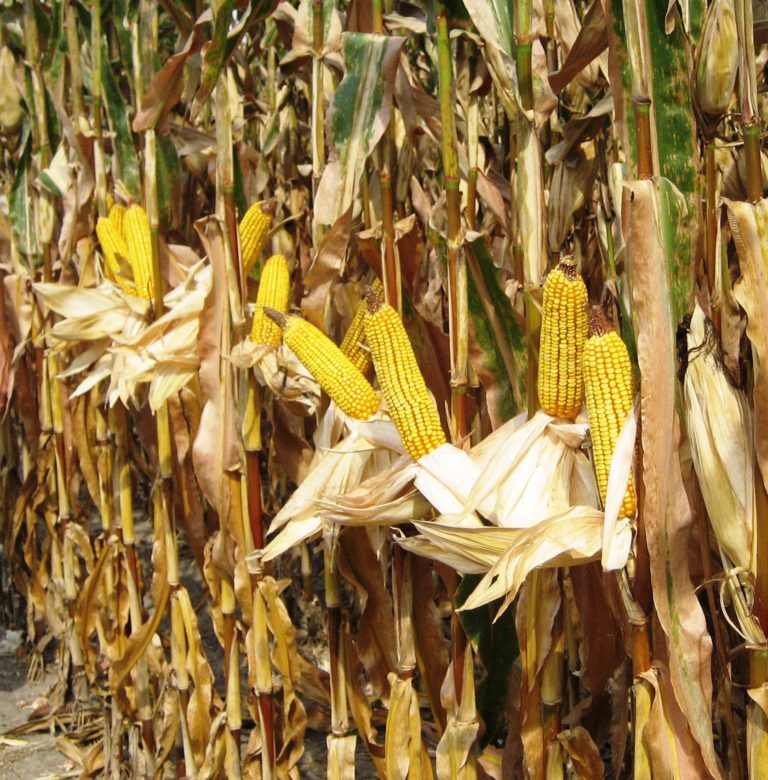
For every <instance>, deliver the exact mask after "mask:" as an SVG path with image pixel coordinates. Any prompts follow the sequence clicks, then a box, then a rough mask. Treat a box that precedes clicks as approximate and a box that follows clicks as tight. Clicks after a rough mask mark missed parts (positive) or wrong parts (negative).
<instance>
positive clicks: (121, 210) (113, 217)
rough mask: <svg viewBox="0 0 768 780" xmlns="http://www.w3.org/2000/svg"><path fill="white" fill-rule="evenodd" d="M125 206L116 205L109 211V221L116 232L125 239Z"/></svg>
mask: <svg viewBox="0 0 768 780" xmlns="http://www.w3.org/2000/svg"><path fill="white" fill-rule="evenodd" d="M124 220H125V206H122V205H121V204H119V203H115V205H114V206H112V208H110V210H109V221H110V222H111V223H112V224H113V225H114V227H115V230H116V231H117V232H118V233H119V234H120V235H121V236H122V237H123V239H125V224H124Z"/></svg>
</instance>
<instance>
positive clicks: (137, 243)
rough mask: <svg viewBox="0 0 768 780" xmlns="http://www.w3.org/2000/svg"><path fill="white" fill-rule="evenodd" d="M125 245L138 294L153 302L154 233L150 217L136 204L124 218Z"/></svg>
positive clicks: (130, 207)
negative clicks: (150, 225)
mask: <svg viewBox="0 0 768 780" xmlns="http://www.w3.org/2000/svg"><path fill="white" fill-rule="evenodd" d="M123 229H124V230H125V243H126V245H127V246H128V260H129V261H130V263H131V268H132V269H133V281H134V282H135V284H136V294H137V295H138V296H139V297H141V298H145V299H146V300H152V297H153V294H154V284H153V281H152V276H153V275H152V232H151V231H150V228H149V217H148V216H147V212H146V211H144V209H143V208H142V207H141V206H139V205H136V204H134V205H133V206H129V207H128V208H127V209H126V210H125V216H124V218H123Z"/></svg>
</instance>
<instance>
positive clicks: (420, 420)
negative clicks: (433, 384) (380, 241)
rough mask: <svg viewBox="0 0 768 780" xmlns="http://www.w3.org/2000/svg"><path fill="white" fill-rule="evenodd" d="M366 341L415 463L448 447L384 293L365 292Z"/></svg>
mask: <svg viewBox="0 0 768 780" xmlns="http://www.w3.org/2000/svg"><path fill="white" fill-rule="evenodd" d="M365 299H366V304H367V308H368V314H367V316H366V318H365V339H366V341H367V343H368V347H369V348H370V350H371V356H372V357H373V365H374V368H375V369H376V376H377V377H378V379H379V385H380V386H381V392H382V395H383V396H384V400H385V401H386V402H387V408H388V409H389V414H390V416H391V417H392V420H393V421H394V423H395V426H396V427H397V430H398V432H399V433H400V438H401V439H402V440H403V444H404V445H405V449H406V450H407V452H408V454H409V455H410V456H411V457H412V458H413V459H414V460H418V459H419V458H421V457H423V456H424V455H427V454H428V453H430V452H432V450H435V449H437V448H438V447H439V446H440V445H441V444H445V443H446V439H445V433H444V432H443V426H442V425H441V424H440V415H439V414H438V412H437V408H436V407H435V402H434V401H433V400H432V397H431V396H430V394H429V391H428V390H427V385H426V383H425V382H424V377H423V376H422V375H421V371H420V370H419V365H418V363H417V362H416V355H414V353H413V347H412V346H411V342H410V340H409V339H408V334H407V333H406V332H405V327H403V321H402V320H401V319H400V315H399V314H398V313H397V312H396V311H395V310H394V309H393V308H392V307H391V306H390V305H389V304H388V303H385V302H384V297H383V295H382V293H381V292H377V291H376V290H374V289H373V288H371V287H369V288H368V289H367V290H366V295H365Z"/></svg>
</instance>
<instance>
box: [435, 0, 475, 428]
mask: <svg viewBox="0 0 768 780" xmlns="http://www.w3.org/2000/svg"><path fill="white" fill-rule="evenodd" d="M435 7H436V12H437V19H436V22H437V57H438V68H439V72H438V75H439V82H438V86H439V92H440V118H441V120H442V127H443V134H442V139H443V140H442V153H443V184H444V186H445V198H446V210H447V217H448V220H447V221H448V235H447V243H448V317H449V321H448V334H449V335H448V337H449V341H450V352H451V411H452V418H453V419H452V422H453V429H454V433H455V435H456V437H457V439H458V441H462V440H464V439H465V438H466V436H467V434H468V433H469V430H468V426H467V422H468V420H467V384H468V382H467V363H468V357H469V346H468V342H469V331H468V318H469V313H468V310H467V267H466V261H465V259H464V256H463V253H462V252H461V251H460V232H461V191H460V190H459V163H458V160H457V158H456V118H455V109H454V107H455V105H456V96H455V89H454V82H453V65H452V62H451V41H450V34H449V25H448V14H447V12H446V10H445V7H444V6H443V4H442V3H441V2H436V3H435Z"/></svg>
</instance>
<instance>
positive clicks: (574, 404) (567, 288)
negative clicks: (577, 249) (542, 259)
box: [539, 257, 589, 419]
mask: <svg viewBox="0 0 768 780" xmlns="http://www.w3.org/2000/svg"><path fill="white" fill-rule="evenodd" d="M588 335H589V305H588V299H587V288H586V286H585V285H584V280H583V279H582V278H581V275H580V274H579V273H578V272H577V271H576V263H575V262H574V259H573V258H572V257H566V258H563V260H562V261H561V262H560V263H559V265H558V266H557V267H556V268H554V269H552V271H550V272H549V275H548V276H547V280H546V282H545V283H544V303H543V309H542V316H541V347H540V351H539V403H540V404H541V408H542V409H543V410H544V411H545V412H546V413H547V414H551V415H552V416H553V417H567V418H569V419H572V418H574V417H575V416H576V415H577V414H578V413H579V411H580V409H581V403H582V398H583V395H584V375H583V373H582V359H583V354H584V342H585V341H586V339H587V336H588Z"/></svg>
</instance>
